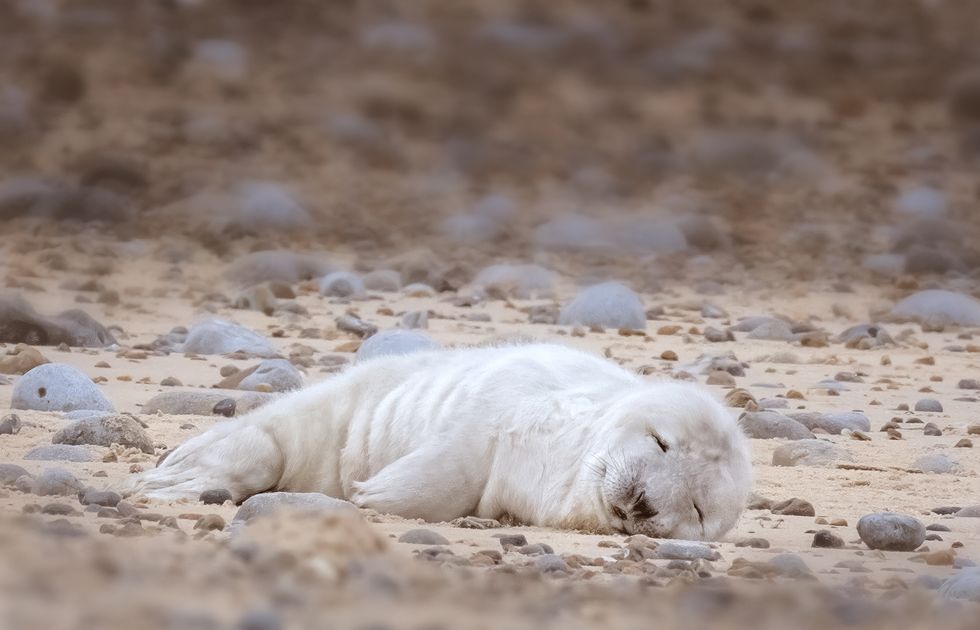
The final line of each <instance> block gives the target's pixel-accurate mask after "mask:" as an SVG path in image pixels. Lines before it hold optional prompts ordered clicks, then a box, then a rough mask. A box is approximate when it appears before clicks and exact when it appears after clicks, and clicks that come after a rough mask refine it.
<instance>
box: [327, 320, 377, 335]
mask: <svg viewBox="0 0 980 630" xmlns="http://www.w3.org/2000/svg"><path fill="white" fill-rule="evenodd" d="M336 323H337V330H342V331H344V332H349V333H353V334H355V335H357V336H358V337H361V338H364V337H370V336H372V335H374V334H376V333H377V332H378V327H377V326H375V325H374V324H369V323H367V322H365V321H363V320H362V319H361V318H359V317H355V316H354V315H341V316H340V317H338V318H337V319H336Z"/></svg>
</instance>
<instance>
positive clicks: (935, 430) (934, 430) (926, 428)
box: [922, 422, 943, 437]
mask: <svg viewBox="0 0 980 630" xmlns="http://www.w3.org/2000/svg"><path fill="white" fill-rule="evenodd" d="M942 434H943V432H942V430H941V429H940V428H939V427H938V426H936V425H935V424H934V423H932V422H927V423H925V424H924V425H922V435H929V436H932V437H940V436H942Z"/></svg>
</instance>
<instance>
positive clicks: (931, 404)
mask: <svg viewBox="0 0 980 630" xmlns="http://www.w3.org/2000/svg"><path fill="white" fill-rule="evenodd" d="M942 410H943V406H942V403H940V402H939V401H938V400H936V399H935V398H923V399H922V400H920V401H918V402H916V403H915V411H931V412H941V411H942Z"/></svg>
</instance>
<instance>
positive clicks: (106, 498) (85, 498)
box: [79, 490, 122, 508]
mask: <svg viewBox="0 0 980 630" xmlns="http://www.w3.org/2000/svg"><path fill="white" fill-rule="evenodd" d="M120 501H122V497H121V496H119V495H118V494H116V493H115V492H112V491H108V490H86V491H85V492H84V493H83V494H82V496H81V498H80V499H79V503H81V504H82V505H99V506H102V507H112V508H114V507H116V506H117V505H119V502H120Z"/></svg>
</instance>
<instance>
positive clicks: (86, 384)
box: [10, 363, 115, 412]
mask: <svg viewBox="0 0 980 630" xmlns="http://www.w3.org/2000/svg"><path fill="white" fill-rule="evenodd" d="M10 407H11V408H12V409H32V410H35V411H74V410H76V409H91V410H94V411H109V412H111V411H115V409H114V408H113V406H112V403H110V402H109V401H108V400H107V399H106V397H105V396H103V395H102V392H101V391H99V388H98V387H97V386H96V385H95V383H93V382H92V379H90V378H89V377H88V376H86V375H85V374H83V373H82V372H79V371H78V370H76V369H75V368H73V367H72V366H70V365H66V364H64V363H46V364H44V365H39V366H38V367H36V368H34V369H33V370H31V371H30V372H28V373H27V374H25V375H24V376H22V377H21V378H20V379H19V380H18V381H17V383H16V384H15V385H14V391H13V395H12V396H11V401H10Z"/></svg>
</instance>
